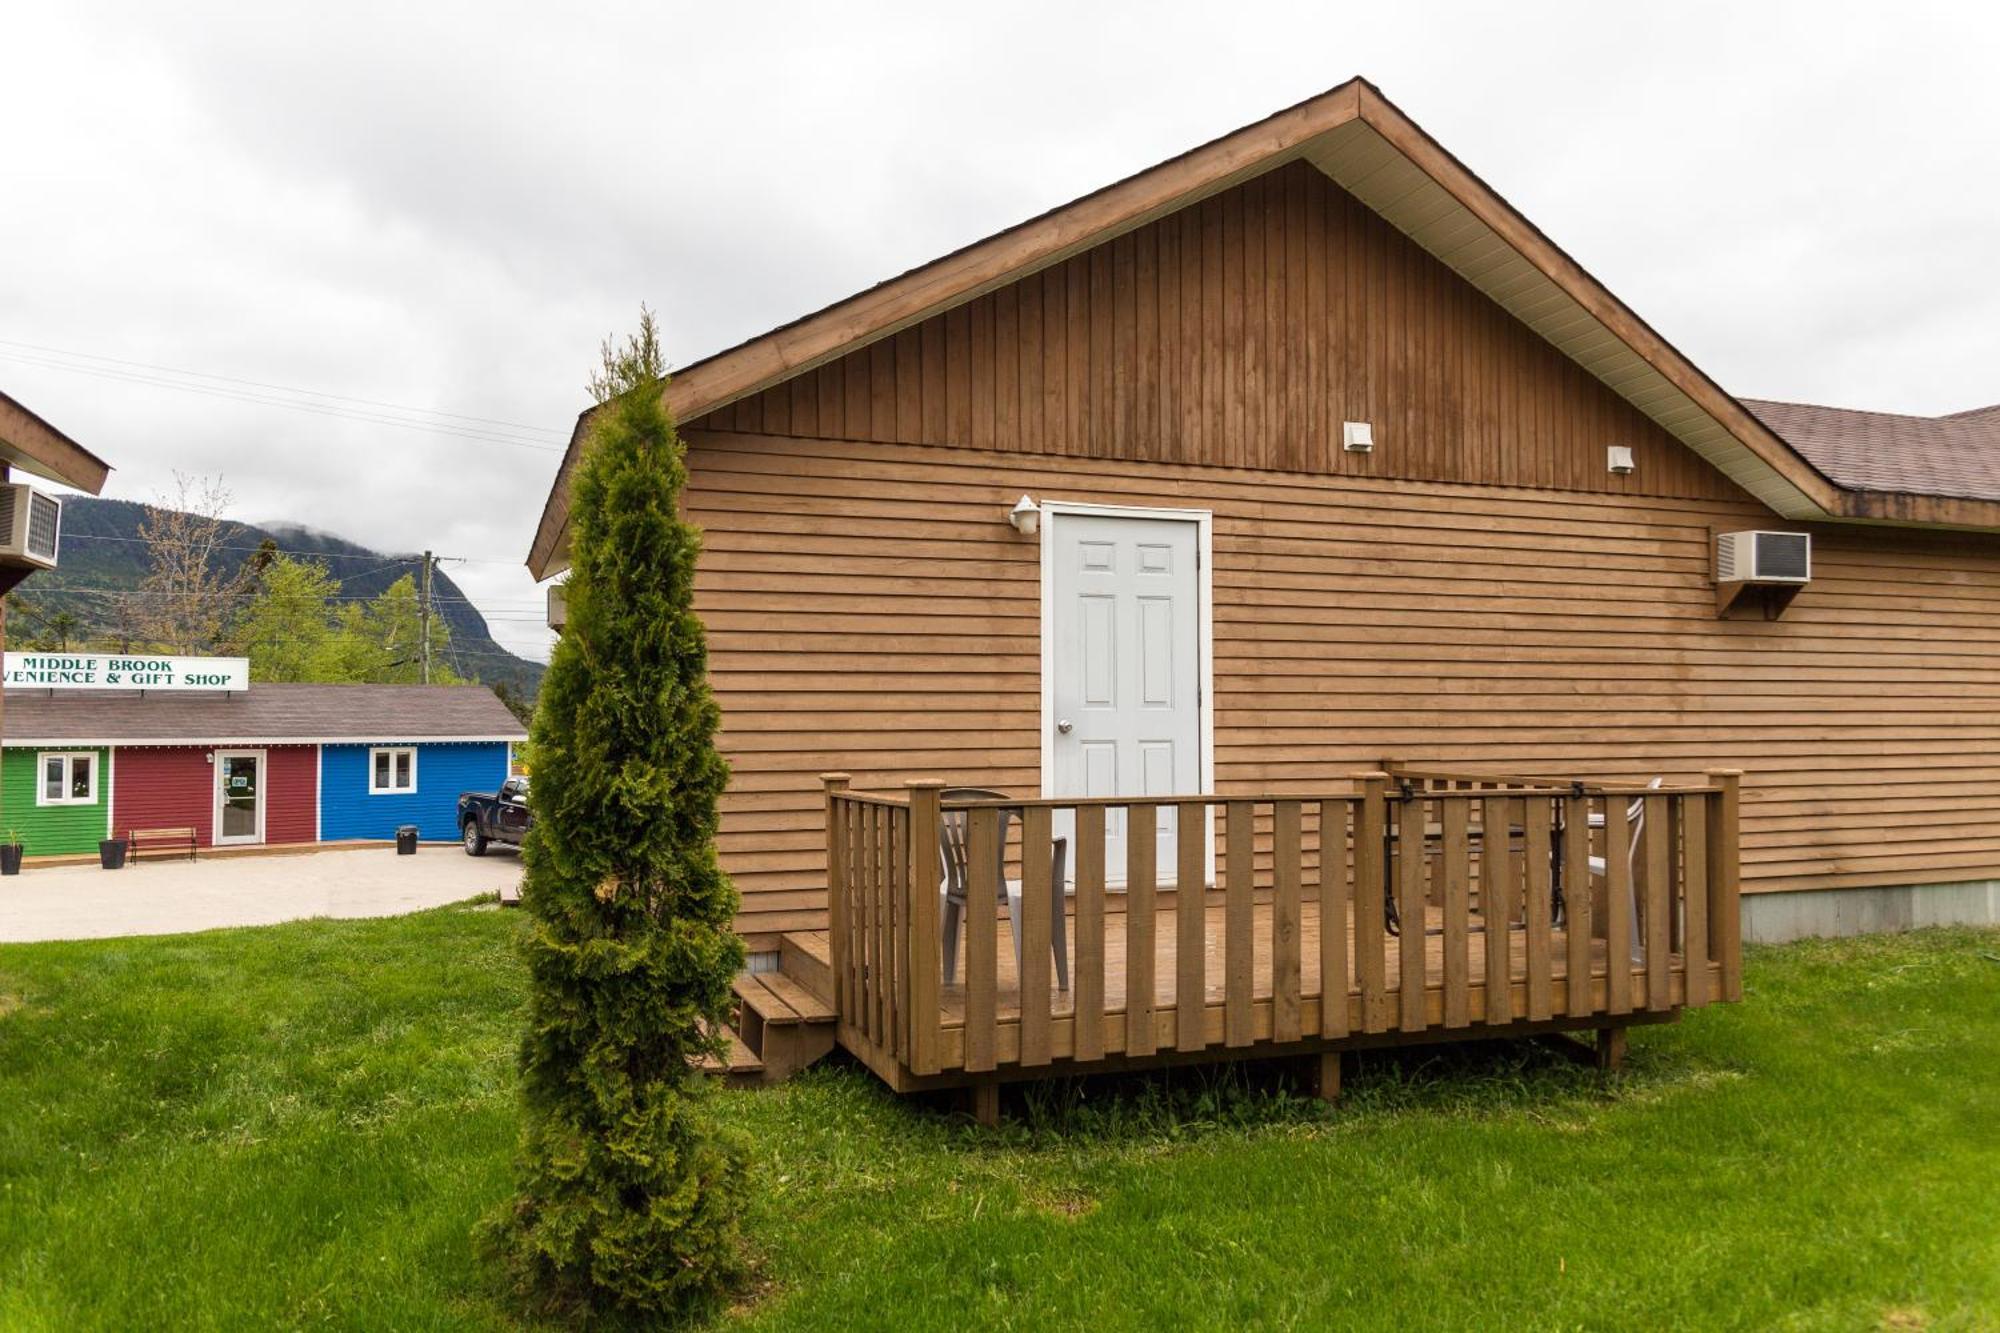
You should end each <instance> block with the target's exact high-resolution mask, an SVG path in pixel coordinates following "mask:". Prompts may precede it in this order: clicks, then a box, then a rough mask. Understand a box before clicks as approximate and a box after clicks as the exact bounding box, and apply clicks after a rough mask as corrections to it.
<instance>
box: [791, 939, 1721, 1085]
mask: <svg viewBox="0 0 2000 1333" xmlns="http://www.w3.org/2000/svg"><path fill="white" fill-rule="evenodd" d="M1300 906H1301V912H1300V918H1301V921H1300V927H1301V938H1300V945H1301V955H1302V960H1301V967H1300V987H1299V989H1300V995H1301V999H1300V1001H1299V1012H1298V1021H1299V1033H1298V1035H1297V1037H1296V1038H1295V1039H1296V1040H1306V1039H1307V1037H1308V1034H1310V1035H1311V1036H1313V1037H1321V1036H1324V1035H1325V1028H1324V1020H1323V1018H1322V1015H1321V1012H1320V1004H1321V1001H1320V996H1321V995H1322V994H1323V993H1324V991H1323V987H1322V984H1321V975H1320V962H1319V957H1320V912H1319V904H1318V903H1317V902H1310V901H1309V902H1305V903H1302V904H1301V905H1300ZM1225 911H1226V907H1225V905H1224V904H1223V903H1221V902H1209V903H1207V904H1206V905H1205V906H1204V909H1203V917H1204V920H1203V923H1202V932H1201V938H1202V969H1201V976H1202V1011H1203V1012H1202V1027H1203V1034H1202V1035H1203V1037H1204V1040H1203V1041H1202V1042H1201V1044H1200V1045H1201V1048H1206V1047H1207V1046H1208V1045H1209V1044H1210V1043H1211V1042H1219V1041H1221V1040H1222V1031H1221V1029H1222V1022H1223V1015H1224V1011H1225V1006H1226V1004H1227V998H1228V997H1227V989H1226V980H1225V973H1224V969H1225V965H1226V959H1225V957H1224V938H1225V935H1224V930H1225V922H1224V912H1225ZM1273 916H1274V914H1273V910H1272V904H1271V903H1270V902H1268V901H1265V902H1260V903H1257V904H1255V905H1254V907H1253V912H1252V921H1253V928H1254V930H1255V933H1256V942H1255V948H1254V951H1253V955H1252V956H1253V959H1254V963H1253V971H1252V978H1251V1008H1252V1040H1253V1042H1257V1043H1264V1042H1272V1041H1275V1040H1277V1039H1278V1038H1277V1014H1276V987H1275V974H1274V969H1273V964H1274V960H1275V956H1276V950H1275V948H1274V942H1273V935H1272V929H1273ZM1347 917H1348V935H1347V938H1348V939H1350V940H1351V939H1353V938H1354V934H1353V924H1354V923H1353V913H1352V911H1349V912H1348V913H1347ZM1426 917H1427V920H1426V922H1425V931H1424V977H1423V992H1424V995H1423V1010H1424V1027H1426V1028H1432V1027H1436V1028H1442V1029H1446V1030H1451V1029H1460V1028H1465V1029H1471V1028H1474V1027H1478V1028H1482V1029H1483V1028H1490V1027H1492V1026H1494V1025H1495V1024H1496V1022H1498V1023H1500V1024H1503V1025H1504V1024H1508V1023H1523V1024H1537V1023H1548V1024H1552V1025H1554V1026H1582V1027H1592V1026H1597V1025H1598V1019H1597V1017H1596V1016H1597V1015H1600V1014H1610V1013H1611V1012H1612V1009H1611V1006H1612V1004H1613V1000H1612V994H1611V985H1612V979H1613V978H1612V973H1611V970H1610V969H1609V968H1608V967H1607V964H1606V959H1607V950H1606V947H1605V942H1604V941H1603V940H1601V939H1594V940H1592V941H1591V942H1590V949H1589V965H1588V971H1587V973H1582V974H1580V975H1586V976H1587V978H1588V981H1587V989H1586V991H1585V992H1584V994H1583V995H1581V996H1575V997H1573V996H1572V995H1571V993H1570V988H1569V981H1570V972H1569V937H1568V932H1566V931H1564V930H1562V929H1560V928H1557V929H1555V930H1554V931H1553V932H1552V934H1551V935H1550V945H1551V947H1550V949H1549V987H1548V990H1547V992H1546V994H1547V996H1548V1001H1549V1002H1548V1004H1547V1005H1546V1006H1545V1007H1542V1006H1537V1005H1536V1004H1535V1003H1534V1000H1533V998H1532V992H1531V989H1530V986H1529V962H1528V942H1527V931H1526V930H1525V929H1524V928H1523V927H1521V926H1514V927H1512V928H1511V929H1510V930H1509V931H1508V951H1507V960H1506V973H1507V985H1506V997H1505V1005H1506V1015H1507V1017H1505V1018H1504V1019H1502V1018H1500V1016H1499V1015H1498V1014H1497V1013H1494V1012H1492V1005H1491V1001H1490V998H1489V985H1488V977H1489V976H1490V973H1489V972H1488V970H1487V967H1488V960H1487V957H1486V940H1487V935H1486V931H1485V921H1484V919H1483V918H1482V917H1480V916H1478V915H1477V914H1475V915H1474V917H1473V918H1472V921H1471V929H1470V930H1468V932H1467V936H1466V955H1465V957H1466V967H1465V973H1464V981H1463V983H1462V984H1460V983H1459V982H1458V980H1457V977H1456V974H1455V972H1454V973H1453V974H1452V975H1448V974H1447V969H1446V966H1445V932H1444V922H1443V914H1442V912H1441V911H1440V910H1438V909H1435V908H1433V909H1430V910H1429V911H1428V912H1427V913H1426ZM1065 920H1066V930H1067V935H1068V939H1069V941H1070V943H1071V947H1072V949H1073V948H1074V946H1075V941H1076V921H1075V917H1074V914H1073V913H1071V914H1069V915H1067V916H1066V919H1065ZM1104 920H1105V933H1104V1020H1103V1021H1104V1027H1103V1034H1102V1037H1101V1043H1102V1054H1103V1055H1105V1056H1107V1057H1110V1056H1131V1055H1152V1054H1158V1053H1160V1052H1166V1051H1175V1050H1177V1049H1179V1047H1180V1042H1179V1021H1180V1020H1179V1009H1178V978H1179V973H1180V948H1179V940H1180V938H1181V935H1180V922H1179V919H1178V911H1177V909H1175V908H1167V909H1164V910H1162V911H1161V912H1159V913H1158V914H1157V916H1156V919H1155V920H1156V926H1155V929H1156V932H1157V933H1156V935H1155V938H1154V955H1153V956H1154V962H1153V965H1152V967H1151V968H1150V969H1144V968H1142V969H1141V971H1142V972H1145V971H1150V972H1151V974H1152V978H1153V981H1152V987H1151V989H1152V997H1151V998H1152V1003H1151V1005H1150V1007H1148V1006H1144V1005H1142V1006H1141V1008H1140V1013H1139V1016H1138V1018H1137V1020H1136V1024H1137V1026H1138V1027H1139V1028H1140V1029H1141V1030H1142V1031H1143V1029H1144V1028H1145V1027H1146V1026H1147V1025H1148V1024H1149V1023H1150V1026H1151V1029H1152V1034H1153V1040H1152V1044H1151V1047H1150V1049H1143V1050H1142V1049H1136V1048H1137V1047H1142V1046H1144V1041H1143V1038H1142V1039H1141V1040H1140V1041H1139V1042H1137V1043H1133V1042H1131V1041H1129V1040H1128V1038H1129V1037H1130V1036H1131V1035H1132V1033H1133V1029H1134V1026H1135V1020H1134V1018H1133V1008H1132V996H1131V988H1132V973H1133V969H1132V967H1131V961H1130V960H1131V943H1130V932H1129V931H1128V930H1127V929H1126V927H1127V925H1128V923H1129V918H1128V914H1127V913H1126V912H1124V911H1123V910H1117V909H1114V910H1110V911H1107V912H1106V913H1105V918H1104ZM996 933H997V934H999V935H1003V936H1004V935H1005V934H1006V927H1005V926H1004V925H1002V926H1000V927H999V928H998V929H997V931H996ZM786 941H787V943H788V944H790V945H793V946H794V947H796V948H799V949H803V950H805V951H807V952H808V953H809V954H810V955H811V956H812V957H813V958H814V959H815V960H817V961H818V962H819V963H821V964H823V965H826V966H830V965H831V949H830V945H829V942H828V938H827V932H826V931H823V930H819V931H797V932H793V933H791V934H789V935H787V936H786ZM964 952H965V950H964V945H963V943H961V945H960V948H959V955H960V957H959V963H958V966H957V967H956V968H955V969H954V972H955V974H956V975H957V976H959V977H961V978H962V977H963V976H964V975H965V961H964ZM1382 955H1383V973H1384V981H1385V986H1384V991H1383V1006H1382V1007H1383V1010H1384V1011H1385V1012H1386V1013H1387V1014H1389V1015H1394V1016H1400V1014H1401V1008H1402V988H1403V978H1402V949H1401V942H1400V937H1397V936H1388V937H1386V938H1385V939H1384V942H1383V948H1382ZM1704 966H1705V967H1706V969H1707V973H1708V988H1707V989H1708V991H1709V993H1719V992H1720V988H1721V986H1722V981H1723V978H1722V968H1721V965H1720V964H1717V963H1713V962H1709V963H1706V964H1705V965H1704ZM1354 971H1355V970H1354V969H1350V970H1349V975H1350V976H1353V975H1354ZM995 972H996V985H995V1001H996V1004H995V1010H996V1013H995V1017H996V1019H997V1022H998V1024H999V1025H1000V1028H1001V1032H1000V1034H999V1036H998V1046H999V1050H998V1051H997V1052H996V1054H997V1055H998V1056H1000V1057H1001V1059H1002V1061H1005V1060H1009V1059H1018V1057H1019V1050H1020V1034H1019V1028H1020V1023H1021V1015H1022V1003H1021V981H1020V975H1019V969H1018V968H1017V967H1016V966H1015V963H1014V958H1013V953H1012V950H1011V949H1005V950H1002V951H1000V953H999V955H998V956H997V957H996V958H995ZM1625 975H1626V997H1627V1002H1626V1004H1625V1006H1624V1008H1623V1012H1624V1013H1626V1014H1628V1015H1632V1014H1636V1015H1640V1016H1641V1017H1640V1018H1638V1019H1630V1018H1628V1020H1627V1021H1645V1019H1644V1016H1645V1015H1647V1014H1648V1013H1649V1011H1651V1010H1653V1009H1654V1005H1655V1001H1654V997H1653V995H1652V993H1651V991H1650V989H1649V987H1650V986H1651V984H1652V983H1651V980H1650V978H1649V974H1648V971H1647V968H1646V967H1645V965H1644V963H1643V962H1638V963H1631V964H1628V966H1627V969H1626V974H1625ZM938 998H939V1013H940V1026H941V1029H942V1033H943V1037H944V1049H943V1052H942V1054H943V1056H944V1059H945V1062H946V1063H959V1062H962V1061H963V1058H964V1030H965V1023H966V986H965V983H964V981H962V980H959V981H954V982H952V983H950V984H944V985H941V986H940V988H939V997H938ZM1686 1003H1687V958H1686V955H1685V954H1681V953H1674V954H1671V955H1669V957H1668V960H1667V966H1666V971H1665V981H1664V987H1663V989H1662V990H1661V992H1660V995H1659V997H1658V1008H1659V1010H1661V1011H1671V1010H1678V1009H1680V1008H1682V1007H1684V1006H1685V1005H1686ZM1573 1005H1576V1006H1578V1007H1579V1008H1580V1009H1581V1010H1582V1012H1581V1013H1580V1014H1578V1015H1577V1016H1578V1017H1579V1018H1582V1019H1584V1020H1586V1021H1583V1022H1580V1023H1576V1024H1569V1023H1566V1022H1564V1021H1563V1020H1565V1019H1567V1018H1568V1017H1569V1016H1570V1012H1571V1009H1572V1006H1573ZM1049 1015H1050V1022H1051V1026H1052V1028H1054V1029H1055V1031H1053V1032H1052V1033H1051V1043H1050V1044H1051V1048H1052V1049H1051V1055H1052V1056H1053V1057H1054V1058H1056V1059H1074V1058H1075V1055H1076V1049H1075V1047H1076V1039H1075V1034H1074V1025H1075V1017H1076V987H1075V984H1074V982H1072V985H1071V987H1070V988H1069V989H1068V990H1062V989H1057V990H1056V991H1054V992H1053V993H1052V994H1051V996H1050V1002H1049ZM1663 1016H1665V1015H1663ZM1371 1027H1372V1030H1374V1031H1378V1032H1384V1033H1393V1032H1395V1031H1396V1030H1397V1028H1396V1026H1395V1025H1394V1024H1392V1023H1388V1022H1383V1023H1379V1024H1374V1025H1371V1023H1370V1021H1369V1016H1368V1015H1367V1014H1366V1013H1365V1012H1364V1009H1363V997H1362V991H1361V987H1360V985H1359V984H1358V983H1357V982H1355V981H1352V980H1350V981H1348V982H1347V1022H1346V1025H1345V1031H1344V1033H1342V1034H1341V1035H1342V1036H1344V1037H1347V1038H1351V1039H1353V1041H1352V1044H1355V1045H1363V1044H1372V1043H1368V1042H1367V1041H1366V1040H1365V1038H1366V1036H1367V1034H1368V1032H1369V1031H1370V1030H1371ZM898 1082H907V1080H898Z"/></svg>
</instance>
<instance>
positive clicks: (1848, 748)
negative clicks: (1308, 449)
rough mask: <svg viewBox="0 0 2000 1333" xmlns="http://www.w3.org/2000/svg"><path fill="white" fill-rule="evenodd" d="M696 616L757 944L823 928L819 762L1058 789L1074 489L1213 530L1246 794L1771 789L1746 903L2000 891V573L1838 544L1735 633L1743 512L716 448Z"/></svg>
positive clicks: (1746, 836) (1046, 462)
mask: <svg viewBox="0 0 2000 1333" xmlns="http://www.w3.org/2000/svg"><path fill="white" fill-rule="evenodd" d="M689 462H690V475H691V478H692V481H691V483H690V487H689V491H688V507H689V513H690V516H691V517H693V518H694V519H695V521H697V522H698V523H700V524H701V525H702V527H703V528H705V529H706V532H707V537H706V547H705V550H704V554H703V557H702V564H701V569H700V574H699V578H698V581H697V589H698V591H697V598H698V604H699V606H700V609H701V611H702V614H703V615H704V617H705V618H706V620H707V622H708V625H709V629H710V663H711V669H712V671H713V673H714V679H715V685H716V689H717V693H718V697H719V698H720V700H721V704H722V708H723V734H722V744H723V747H724V749H725V751H726V753H727V754H728V755H729V758H730V761H731V763H732V764H733V765H734V778H733V780H732V783H731V788H730V792H729V794H728V796H727V797H726V798H725V801H724V818H723V823H722V834H721V845H722V850H723V854H724V858H725V863H726V865H727V866H728V867H729V869H730V870H731V871H732V873H734V874H735V876H736V877H737V882H738V884H739V886H740V887H741V888H742V890H743V891H744V895H745V906H744V918H743V928H744V930H745V933H746V934H750V935H752V936H753V937H766V936H770V935H771V934H772V933H773V932H776V931H780V930H784V929H790V928H794V927H798V926H804V925H816V924H817V923H819V922H820V921H821V920H822V916H821V909H822V907H823V885H824V881H823V878H822V868H821V861H822V859H823V853H822V851H821V842H822V834H821V821H822V818H823V814H824V801H823V797H822V794H821V792H820V788H819V783H818V776H817V775H818V774H819V773H821V772H824V771H828V770H833V769H840V770H846V771H850V772H852V773H853V775H854V785H855V786H856V787H857V788H862V789H869V788H881V787H898V788H899V787H900V784H901V783H902V782H903V781H904V780H905V779H907V778H912V777H941V778H946V779H949V780H951V781H953V782H965V783H976V784H977V785H981V786H993V787H998V788H1001V789H1004V790H1009V791H1014V792H1020V793H1028V794H1032V793H1033V792H1034V791H1035V790H1036V789H1037V784H1038V783H1039V763H1040V751H1039V749H1038V744H1039V726H1040V722H1039V713H1038V709H1039V694H1038V689H1039V660H1040V659H1039V645H1038V634H1039V609H1038V608H1039V574H1038V565H1037V550H1038V548H1037V546H1036V543H1035V542H1034V541H1033V540H1031V539H1027V538H1023V537H1021V536H1019V535H1018V534H1016V533H1015V532H1014V530H1013V529H1012V528H1010V527H1009V526H1008V525H1007V524H1006V522H1005V521H1004V517H1003V516H1004V514H1005V511H1006V509H1007V506H1008V505H1009V504H1010V503H1011V502H1012V500H1013V499H1014V497H1016V496H1018V495H1019V494H1021V493H1022V492H1023V491H1027V492H1030V493H1033V494H1035V495H1037V496H1042V497H1046V498H1064V499H1079V500H1082V499H1088V500H1101V501H1106V502H1110V503H1126V504H1142V505H1160V506H1189V507H1196V506H1199V507H1207V508H1212V509H1213V510H1214V511H1215V539H1214V558H1215V569H1214V582H1215V608H1214V623H1215V696H1216V697H1215V717H1216V779H1217V781H1216V788H1217V791H1218V792H1219V793H1221V794H1223V795H1228V794H1229V793H1231V792H1233V791H1244V790H1266V791H1275V792H1282V791H1286V790H1297V791H1310V790H1315V789H1317V788H1319V787H1323V786H1324V785H1325V783H1326V782H1327V780H1328V778H1329V775H1346V774H1349V773H1352V772H1355V771H1358V770H1361V769H1366V768H1369V767H1372V766H1374V765H1375V764H1376V763H1377V762H1378V761H1379V759H1380V757H1381V756H1383V755H1384V754H1390V753H1393V754H1397V755H1400V756H1402V757H1404V758H1407V759H1409V760H1410V761H1411V762H1423V763H1431V762H1437V763H1449V764H1452V765H1457V766H1478V765H1483V766H1486V767H1489V768H1495V767H1497V768H1499V769H1501V770H1511V771H1556V772H1563V773H1573V774H1575V775H1577V776H1582V777H1596V776H1604V777H1613V776H1634V775H1639V776H1643V775H1650V774H1654V773H1661V774H1666V775H1669V776H1670V777H1676V778H1681V779H1687V780H1693V779H1695V778H1697V777H1698V776H1699V774H1700V773H1701V772H1702V771H1703V770H1704V769H1706V768H1710V767H1717V766H1721V767H1740V768H1743V769H1745V770H1746V771H1747V772H1748V773H1749V781H1748V786H1747V787H1746V790H1745V794H1744V811H1743V829H1744V831H1743V844H1744V850H1743V861H1744V874H1745V884H1744V889H1745V891H1746V892H1757V891H1761V890H1769V889H1789V888H1805V887H1839V886H1843V885H1856V886H1858V885H1863V884H1873V883H1909V882H1916V883H1931V882H1944V881H1949V880H1961V879H1979V878H1989V877H1995V876H2000V835H1996V833H1995V832H1994V824H1993V819H1994V816H1995V814H1996V813H2000V796H1996V795H1995V794H1994V793H1995V780H1996V779H2000V762H1996V761H1995V760H1994V758H1993V757H1992V756H1993V754H1994V752H1995V747H1996V744H2000V660H1996V658H1995V656H1994V646H1995V644H1996V643H2000V559H1997V558H1996V557H1995V556H1994V554H1993V553H1992V552H1991V551H1990V550H1989V549H1987V546H1986V544H1984V543H1982V542H1980V541H1978V540H1977V539H1971V538H1955V537H1952V536H1949V535H1946V534H1929V533H1920V532H1915V531H1900V530H1888V529H1883V530H1865V531H1864V530H1854V529H1840V528H1827V529H1824V530H1822V531H1820V532H1819V533H1818V534H1817V538H1816V545H1817V549H1816V550H1815V553H1814V554H1815V564H1816V568H1815V577H1814V580H1813V583H1812V585H1811V587H1810V588H1808V589H1807V591H1806V592H1805V593H1804V594H1803V595H1801V596H1800V597H1799V599H1798V600H1797V601H1796V602H1794V603H1793V604H1792V608H1791V609H1790V610H1789V611H1788V612H1787V613H1786V615H1785V616H1784V618H1783V619H1782V620H1778V621H1771V622H1766V621H1761V620H1749V621H1746V620H1717V619H1716V618H1715V614H1714V593H1713V590H1712V587H1711V585H1710V583H1709V564H1710V556H1709V543H1710V540H1711V533H1712V531H1713V529H1714V528H1715V527H1716V526H1719V525H1726V526H1736V525H1741V524H1746V523H1755V522H1758V521H1760V520H1764V519H1766V518H1767V516H1766V515H1764V514H1763V513H1762V512H1761V511H1760V510H1759V509H1758V508H1757V507H1756V506H1754V505H1752V504H1750V503H1748V502H1738V503H1730V502H1716V501H1695V500H1670V499H1662V498H1657V497H1651V498H1642V497H1612V496H1582V495H1575V494H1561V493H1556V492H1543V491H1533V490H1527V489H1500V488H1483V487H1472V486H1461V485H1450V484H1441V483H1409V482H1390V481H1382V480H1376V479H1359V478H1336V477H1312V476H1303V475H1298V474H1286V473H1277V472H1260V471H1252V470H1246V469H1224V468H1201V467H1190V466H1187V465H1180V464H1157V465H1152V466H1148V467H1144V468H1134V467H1132V466H1130V465H1127V464H1122V463H1117V462H1109V461H1097V460H1064V459H1053V458H1037V457H1029V456H1022V455H1007V454H1001V453H997V452H984V451H971V450H950V449H935V448H924V447H920V446H907V445H875V444H863V443H858V442H853V441H831V440H819V441H815V440H802V439H797V438H778V437H770V436H753V435H724V434H719V433H714V432H706V433H703V434H701V435H700V436H698V437H697V439H696V443H695V445H694V448H693V450H692V452H691V455H690V460H689Z"/></svg>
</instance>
